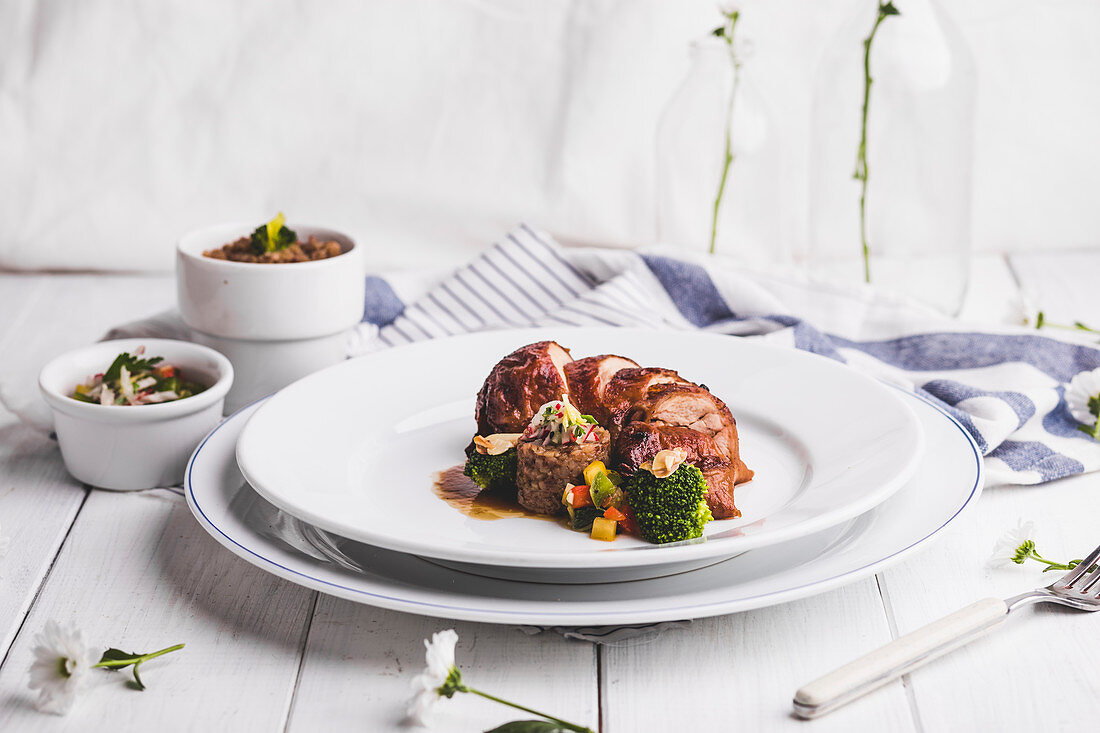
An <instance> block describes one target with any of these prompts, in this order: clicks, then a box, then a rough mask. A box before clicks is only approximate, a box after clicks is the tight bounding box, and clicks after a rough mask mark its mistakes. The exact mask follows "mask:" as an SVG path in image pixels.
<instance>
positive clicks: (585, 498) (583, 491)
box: [571, 486, 593, 508]
mask: <svg viewBox="0 0 1100 733" xmlns="http://www.w3.org/2000/svg"><path fill="white" fill-rule="evenodd" d="M592 503H593V502H592V495H591V494H590V493H589V489H588V487H587V486H574V487H573V501H572V502H571V506H572V507H573V508H577V507H582V506H592Z"/></svg>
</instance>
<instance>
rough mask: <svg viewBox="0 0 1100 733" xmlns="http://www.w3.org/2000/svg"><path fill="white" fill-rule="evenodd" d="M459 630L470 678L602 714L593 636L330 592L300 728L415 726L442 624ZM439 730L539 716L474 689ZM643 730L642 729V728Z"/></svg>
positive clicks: (302, 699) (584, 713)
mask: <svg viewBox="0 0 1100 733" xmlns="http://www.w3.org/2000/svg"><path fill="white" fill-rule="evenodd" d="M447 628H454V629H455V630H456V631H457V632H458V634H459V643H458V650H457V654H456V657H457V659H456V661H457V663H458V665H459V667H460V669H461V670H462V674H463V678H464V680H465V682H466V684H468V685H470V686H472V687H476V688H478V689H481V690H484V691H486V692H489V693H491V694H494V695H498V696H500V697H503V698H506V699H509V700H512V701H514V702H517V703H520V704H523V705H527V706H528V707H532V708H534V709H536V710H542V711H545V712H547V713H550V714H552V715H557V716H559V717H561V718H563V719H565V720H568V721H571V722H574V723H579V724H582V725H589V726H592V727H593V728H594V727H595V725H596V720H597V717H598V701H597V685H596V655H595V651H594V647H593V645H592V644H589V643H585V642H577V641H568V640H566V639H564V638H562V637H561V636H559V635H557V634H555V633H553V632H547V633H543V634H540V635H538V636H529V635H527V634H525V633H523V632H522V631H520V630H519V629H517V628H515V627H512V626H495V625H491V624H478V623H469V622H465V621H451V620H447V619H435V618H426V617H420V616H410V615H408V614H402V613H397V612H393V611H384V610H381V609H375V608H370V607H367V606H362V605H359V604H355V603H351V602H349V601H344V600H340V599H337V598H332V597H329V596H322V597H321V599H320V601H319V602H318V604H317V612H316V614H315V616H314V619H313V625H312V628H311V629H310V634H309V642H308V645H307V648H306V654H305V658H304V661H303V664H302V673H301V679H300V681H299V685H298V694H297V696H296V698H295V703H294V709H293V711H292V715H291V719H290V726H289V730H290V731H292V732H293V731H313V730H322V729H330V730H370V731H374V732H376V733H384V732H387V731H393V732H394V733H397V732H398V731H408V730H409V728H408V727H406V726H404V725H403V724H402V720H403V718H404V713H405V704H406V702H407V701H408V699H409V690H410V687H409V685H410V683H411V681H412V679H413V677H414V676H415V675H417V674H419V673H420V671H421V670H422V669H423V668H424V642H423V640H424V639H426V638H429V637H430V636H431V635H432V634H433V633H434V632H436V631H440V630H442V629H447ZM436 713H437V715H436V728H437V729H438V730H454V731H459V730H461V731H479V730H488V729H490V728H493V727H495V726H497V725H500V724H501V723H504V722H507V721H509V720H520V719H530V718H531V717H532V716H531V715H529V714H526V713H522V712H520V711H517V710H510V709H509V708H506V707H504V706H502V705H499V704H497V703H492V702H489V701H487V700H483V699H480V698H478V697H476V696H474V695H468V694H460V695H455V697H454V698H453V699H451V700H443V701H441V702H440V703H439V706H438V708H437V710H436ZM638 730H642V729H638Z"/></svg>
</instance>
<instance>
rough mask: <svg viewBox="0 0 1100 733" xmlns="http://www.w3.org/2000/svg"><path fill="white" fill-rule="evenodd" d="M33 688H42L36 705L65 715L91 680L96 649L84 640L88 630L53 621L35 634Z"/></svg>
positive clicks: (45, 711) (32, 665)
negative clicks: (90, 674)
mask: <svg viewBox="0 0 1100 733" xmlns="http://www.w3.org/2000/svg"><path fill="white" fill-rule="evenodd" d="M35 644H36V645H35V647H34V662H33V663H32V664H31V668H30V676H31V681H30V688H31V689H32V690H38V700H37V701H36V702H35V707H37V708H38V709H39V710H41V711H42V712H44V713H54V714H55V715H64V714H65V713H67V712H69V710H70V709H71V708H72V706H73V702H74V701H75V700H76V694H77V693H78V692H79V691H80V689H81V688H83V687H84V686H85V685H86V684H87V683H88V676H89V673H90V672H91V670H92V665H94V664H95V663H96V661H97V655H96V652H95V649H92V648H91V647H89V646H88V645H87V644H85V643H84V633H83V632H82V631H80V629H77V628H76V627H75V626H71V625H70V626H62V625H61V624H59V623H57V622H56V621H53V620H51V621H49V622H47V624H46V628H45V629H44V630H43V631H41V632H39V634H38V636H36V637H35Z"/></svg>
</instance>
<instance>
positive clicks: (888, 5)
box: [852, 0, 900, 282]
mask: <svg viewBox="0 0 1100 733" xmlns="http://www.w3.org/2000/svg"><path fill="white" fill-rule="evenodd" d="M891 15H900V13H899V12H898V9H897V8H895V7H894V4H893V3H892V2H885V3H884V2H882V0H879V3H878V15H877V16H876V17H875V24H874V25H873V26H872V27H871V33H870V35H868V36H867V37H866V38H865V39H863V111H862V114H861V118H860V126H859V149H858V150H857V151H856V170H855V172H854V173H853V174H852V178H854V179H856V180H857V181H859V184H860V190H859V239H860V242H862V244H863V279H864V281H865V282H871V247H870V245H869V244H868V243H867V178H868V173H869V171H868V168H867V114H868V111H869V110H870V108H871V85H872V84H873V83H874V79H872V78H871V44H872V43H874V41H875V34H876V33H877V32H878V27H879V26H880V25H882V21H884V20H886V18H887V17H889V16H891Z"/></svg>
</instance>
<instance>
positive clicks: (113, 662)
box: [92, 644, 184, 669]
mask: <svg viewBox="0 0 1100 733" xmlns="http://www.w3.org/2000/svg"><path fill="white" fill-rule="evenodd" d="M183 646H184V645H183V644H176V645H175V646H170V647H168V648H167V649H161V650H160V651H157V652H149V653H148V654H141V655H139V656H134V657H129V658H127V659H108V660H107V661H105V662H98V663H96V664H93V665H92V667H93V668H95V667H104V668H107V669H111V668H115V667H129V666H130V665H131V664H141V663H142V662H147V661H149V660H150V659H153V658H155V657H159V656H162V655H164V654H168V653H169V652H174V651H179V650H180V649H183Z"/></svg>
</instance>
